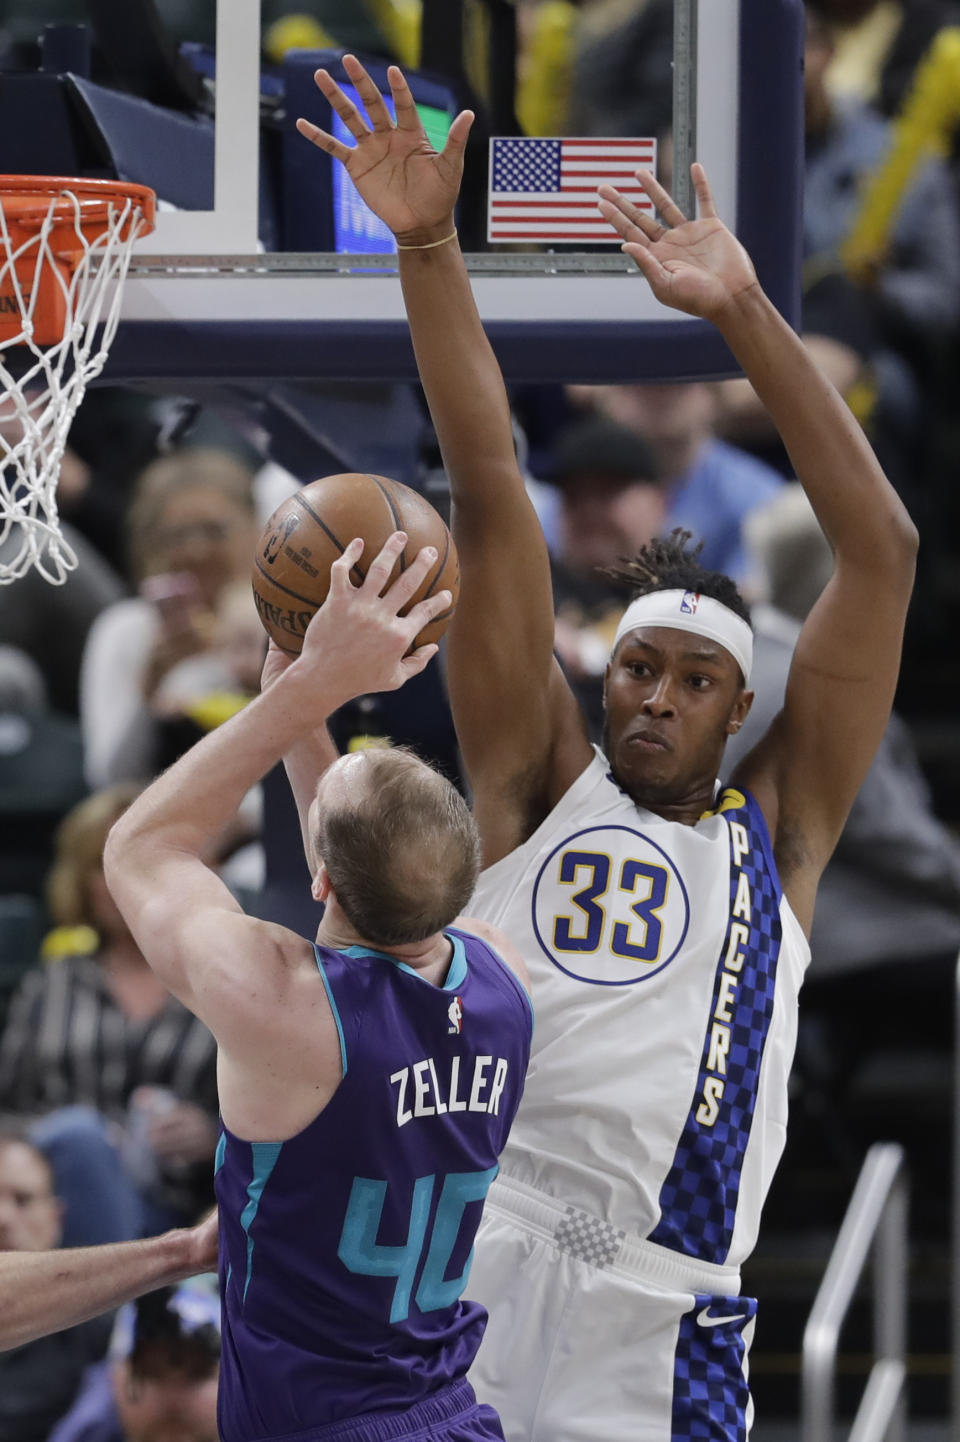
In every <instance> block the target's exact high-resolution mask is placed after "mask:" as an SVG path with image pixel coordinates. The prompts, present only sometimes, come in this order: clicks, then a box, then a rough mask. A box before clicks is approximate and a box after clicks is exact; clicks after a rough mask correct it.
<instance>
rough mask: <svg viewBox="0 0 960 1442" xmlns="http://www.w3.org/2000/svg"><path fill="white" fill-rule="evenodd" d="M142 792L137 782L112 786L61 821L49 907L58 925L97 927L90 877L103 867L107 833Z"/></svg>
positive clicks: (48, 898) (85, 801)
mask: <svg viewBox="0 0 960 1442" xmlns="http://www.w3.org/2000/svg"><path fill="white" fill-rule="evenodd" d="M142 790H143V788H142V786H140V785H139V784H138V783H136V782H133V781H123V782H120V783H119V784H118V785H116V786H108V787H106V788H105V789H104V790H103V791H96V792H94V794H93V795H92V796H88V797H87V798H86V800H84V801H81V802H80V803H79V805H77V806H75V807H74V808H73V810H72V811H68V812H67V814H66V816H65V817H64V818H63V820H62V821H61V823H60V825H59V827H58V828H57V834H56V837H55V838H54V857H53V865H52V866H51V868H50V871H49V873H48V875H47V906H48V908H49V911H50V916H51V918H52V920H53V922H54V923H55V925H57V926H91V927H95V926H96V919H95V917H94V915H93V910H92V908H91V905H90V889H89V882H90V877H91V876H92V875H93V874H94V873H95V872H97V871H99V870H100V869H101V867H102V865H103V848H104V845H105V844H106V840H107V832H108V831H109V830H110V828H111V826H112V825H113V823H114V822H115V821H116V820H117V819H118V817H120V816H122V815H123V813H124V812H125V811H126V809H127V807H128V806H129V805H130V804H131V803H132V802H133V801H134V800H135V799H136V797H137V796H139V794H140V792H141V791H142Z"/></svg>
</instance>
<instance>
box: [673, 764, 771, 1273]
mask: <svg viewBox="0 0 960 1442" xmlns="http://www.w3.org/2000/svg"><path fill="white" fill-rule="evenodd" d="M718 810H720V811H721V812H722V813H723V815H724V819H725V820H726V822H727V828H728V834H729V840H730V915H729V917H728V921H727V927H726V935H725V938H724V943H723V947H722V949H721V952H720V956H719V957H718V960H717V969H716V975H715V979H714V985H713V998H712V1002H711V1006H710V1015H709V1020H708V1023H707V1029H706V1035H705V1037H704V1042H703V1052H702V1056H701V1062H700V1071H699V1075H698V1077H697V1086H696V1092H695V1094H694V1097H693V1101H692V1103H691V1106H690V1111H689V1113H688V1116H687V1120H686V1123H685V1126H684V1129H683V1132H682V1134H681V1137H680V1142H679V1145H678V1147H677V1151H676V1155H675V1157H674V1161H673V1165H672V1167H671V1168H670V1171H669V1172H668V1174H667V1177H666V1180H665V1181H664V1184H663V1187H662V1189H661V1192H660V1199H659V1201H660V1221H659V1222H658V1223H657V1226H656V1227H655V1228H654V1230H653V1231H652V1232H651V1233H650V1237H649V1240H650V1241H651V1242H657V1243H659V1244H660V1245H661V1246H664V1247H669V1248H670V1249H671V1250H673V1251H676V1252H682V1253H684V1254H685V1255H686V1256H689V1257H696V1258H698V1259H699V1260H700V1261H705V1262H714V1263H717V1264H720V1265H722V1264H723V1263H725V1262H726V1260H727V1256H728V1254H729V1252H730V1247H731V1243H732V1240H733V1231H734V1224H735V1222H736V1215H737V1202H738V1199H739V1195H740V1178H741V1172H742V1168H743V1161H744V1156H745V1154H746V1150H747V1144H748V1142H749V1140H750V1129H751V1125H752V1122H753V1114H754V1108H755V1105H756V1100H757V1088H758V1085H759V1080H760V1067H761V1063H762V1061H763V1051H764V1046H765V1044H766V1040H767V1035H768V1033H769V1029H770V1022H771V1018H772V1016H773V1001H774V991H775V987H776V979H777V961H778V959H779V955H780V942H781V924H780V900H781V894H782V893H781V887H780V881H779V878H778V876H777V871H776V866H775V864H774V861H773V852H772V848H771V844H770V836H769V833H768V831H767V826H766V822H765V821H764V818H763V815H762V813H761V811H760V808H759V806H758V805H757V802H756V801H755V799H754V798H753V797H752V796H750V795H749V794H744V793H742V792H737V791H726V792H724V794H723V797H722V798H721V802H720V806H719V807H718Z"/></svg>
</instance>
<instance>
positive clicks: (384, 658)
mask: <svg viewBox="0 0 960 1442" xmlns="http://www.w3.org/2000/svg"><path fill="white" fill-rule="evenodd" d="M405 539H406V538H405V536H404V534H403V533H402V532H396V533H395V534H394V535H393V536H392V537H391V538H390V539H389V540H388V541H387V543H386V545H385V546H384V547H383V549H382V551H381V552H380V553H379V555H378V556H377V557H376V558H375V559H374V560H372V561H371V563H370V565H369V567H368V569H367V573H366V577H365V579H364V581H363V583H362V585H361V586H359V587H354V586H353V585H352V584H351V582H350V578H349V568H350V566H352V565H353V563H354V562H355V561H357V560H359V558H360V556H361V554H362V550H363V545H362V542H360V541H352V542H351V543H350V544H349V545H348V546H347V548H346V550H345V551H344V554H343V556H342V557H341V558H340V559H339V560H338V561H337V562H335V564H334V565H333V567H332V568H331V580H330V593H329V595H328V597H327V600H326V601H325V602H324V605H323V606H322V607H321V608H320V610H319V611H318V612H317V614H316V616H315V617H314V618H313V620H312V621H311V623H310V626H309V627H308V629H307V635H306V638H305V640H304V646H303V651H302V652H301V655H300V656H299V657H298V659H297V660H296V661H294V662H293V663H292V664H291V665H290V666H289V668H287V669H286V670H285V671H284V673H283V675H281V676H280V677H279V678H278V679H277V680H276V682H275V683H274V684H273V685H272V686H270V688H269V689H268V690H267V691H265V692H264V693H263V694H262V695H261V696H259V697H257V698H256V700H254V701H252V702H251V703H250V704H249V705H248V706H246V707H244V709H243V710H242V711H240V712H239V713H238V714H237V715H236V716H234V717H232V718H231V720H229V721H228V722H226V723H225V724H224V725H223V726H220V727H218V728H217V729H216V730H215V731H213V732H211V733H210V734H209V735H208V736H206V737H205V738H204V739H203V740H202V741H201V742H199V743H198V744H197V745H196V746H194V747H193V748H192V749H191V750H190V751H188V752H187V754H186V755H185V756H182V757H181V758H180V760H179V761H178V762H177V763H176V764H175V765H174V766H172V767H171V768H170V770H169V771H167V772H165V773H164V775H162V776H161V777H159V778H158V780H156V781H155V782H154V783H153V784H152V785H151V786H150V787H148V788H147V790H146V791H145V792H143V794H142V795H141V796H139V797H138V798H137V800H136V801H135V802H134V804H133V805H132V806H131V807H130V808H129V810H127V811H126V812H125V813H124V815H123V816H122V817H121V818H120V820H119V821H118V822H117V823H116V825H115V826H114V827H113V829H112V830H111V832H110V835H109V838H108V840H107V847H106V851H105V854H104V873H105V875H106V879H107V884H108V885H109V887H110V890H111V892H112V894H113V897H114V899H115V901H116V902H117V905H118V906H119V908H120V910H121V911H122V913H123V915H124V917H125V919H126V921H127V924H128V925H129V927H130V929H131V931H132V932H133V935H134V937H135V938H136V940H137V943H138V945H139V946H140V948H141V950H142V952H143V954H144V956H145V957H146V959H147V961H148V962H149V964H150V965H151V966H152V967H153V969H154V970H155V971H156V972H157V973H158V975H160V976H161V977H162V979H163V980H164V981H165V982H166V984H167V985H168V986H169V988H170V990H171V991H172V992H173V993H174V994H175V995H176V996H178V997H179V998H180V1000H181V1001H182V1002H183V1003H184V1004H185V1005H186V1006H188V1007H189V1008H190V1010H191V1011H193V1012H194V1013H195V1014H196V1015H197V1016H199V1017H200V1018H201V1019H202V1020H203V1021H205V1022H206V1024H207V1025H208V1026H209V1027H210V1029H211V1031H212V1032H213V1034H214V1036H215V1037H216V1038H217V1041H218V1043H219V1044H220V1048H221V1067H222V1065H223V1056H224V1053H226V1054H227V1055H228V1056H231V1057H233V1058H234V1059H235V1062H236V1064H237V1067H238V1068H241V1067H243V1066H244V1065H245V1064H249V1066H252V1065H253V1060H254V1056H255V1053H256V1052H257V1051H258V1049H259V1051H260V1052H262V1056H261V1057H260V1060H261V1062H264V1060H265V1058H267V1057H269V1056H270V1055H271V1054H273V1055H274V1059H275V1051H276V1043H277V1040H278V1036H277V1034H275V1033H274V1032H271V1030H270V1028H271V1026H279V1027H280V1028H281V1029H282V1028H283V1027H284V1026H288V1025H289V1024H290V1022H289V1018H290V1017H291V1015H293V1016H295V1015H296V1011H297V991H298V988H299V987H300V984H301V981H302V980H306V979H307V978H312V976H313V974H314V973H313V968H312V956H311V953H310V948H309V946H308V945H307V944H306V943H305V942H304V941H303V940H302V938H300V937H297V936H295V935H294V933H292V932H289V931H287V930H286V929H285V928H283V927H279V926H273V925H271V924H270V923H267V922H264V921H259V920H255V919H253V918H251V917H247V916H245V915H244V914H243V913H242V911H241V910H240V908H239V907H238V905H237V903H236V901H235V900H234V898H233V897H232V896H231V895H230V893H229V892H228V891H227V889H226V887H225V886H224V884H223V882H222V881H221V880H220V878H219V877H218V876H217V875H216V874H215V873H214V872H213V871H211V870H210V869H209V868H208V867H207V866H206V865H205V863H204V860H203V858H204V856H205V855H206V854H207V851H208V847H209V843H210V840H211V838H213V837H215V836H216V835H217V834H218V833H219V831H220V829H221V828H222V827H223V825H224V824H225V823H226V822H227V821H228V820H229V818H230V816H231V815H232V813H233V812H234V810H235V809H236V807H237V806H238V805H239V803H240V801H241V799H242V797H243V796H244V795H245V793H246V792H247V791H248V790H249V788H250V787H251V786H252V785H254V784H255V783H256V782H257V781H258V780H260V778H261V777H262V776H263V775H265V774H266V772H267V771H269V770H270V769H271V768H272V767H273V766H274V765H276V763H277V762H278V761H279V760H280V759H281V757H282V756H284V755H285V754H287V753H288V752H290V751H291V750H293V749H294V748H295V746H296V745H297V743H298V742H300V741H301V740H302V739H303V738H306V737H309V736H310V735H311V733H313V732H314V731H316V730H317V728H319V727H322V725H323V723H324V722H325V720H326V718H327V716H329V715H330V714H331V713H332V712H333V711H334V710H336V708H337V707H338V706H340V705H342V704H343V703H344V702H345V701H348V700H350V699H352V697H354V696H356V695H362V694H363V693H365V692H366V691H369V690H390V689H392V688H394V687H396V686H399V685H402V683H403V681H405V680H406V679H408V678H409V677H410V676H413V675H416V674H417V672H419V671H421V670H422V669H423V667H424V666H425V665H426V664H427V662H428V661H429V660H430V658H431V657H432V656H433V655H434V653H435V652H436V649H437V648H436V646H422V647H420V648H419V649H418V650H417V651H415V652H413V653H412V654H411V655H405V653H406V652H407V650H408V649H409V648H410V646H411V643H412V642H413V639H414V637H415V636H416V635H417V633H418V631H419V630H420V629H422V627H423V626H424V625H426V624H427V623H428V621H430V620H432V619H433V617H434V616H436V615H439V614H440V613H441V612H442V611H443V609H444V607H445V606H449V604H450V600H451V598H450V593H449V592H448V591H442V592H439V593H438V594H437V596H433V597H430V598H428V599H427V600H426V601H421V602H419V603H418V604H417V605H416V606H414V607H413V608H412V609H411V611H410V612H409V614H408V615H407V616H404V617H401V616H400V615H399V614H398V613H399V611H400V610H401V609H402V608H403V606H404V605H406V604H407V603H408V602H409V601H410V599H411V597H412V596H413V595H414V594H415V593H416V589H417V587H418V586H419V585H420V584H421V582H422V581H423V578H424V577H425V575H426V574H427V571H428V570H429V567H430V565H431V564H432V563H433V562H435V561H436V551H435V550H434V549H433V548H431V547H427V548H425V549H424V550H422V551H421V552H420V553H419V555H418V556H417V557H416V558H415V559H414V560H413V562H411V564H410V566H409V567H408V568H407V570H406V571H405V572H403V574H402V575H401V576H400V577H399V578H398V580H397V581H396V582H395V583H394V584H393V585H390V586H389V587H388V586H387V582H388V578H389V576H390V574H391V571H392V569H393V566H394V564H395V562H396V560H397V557H398V556H399V555H400V552H401V551H402V549H403V546H404V544H405ZM385 588H386V589H385ZM381 592H384V594H382V595H381ZM309 990H310V993H311V995H313V994H315V993H316V988H315V987H310V988H309ZM264 996H267V997H270V998H271V1000H272V1001H273V1002H275V1003H278V1004H277V1005H271V1006H265V1005H264V1002H263V998H264ZM285 1018H286V1020H285ZM221 1075H222V1072H221Z"/></svg>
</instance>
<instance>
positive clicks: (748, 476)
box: [572, 382, 783, 593]
mask: <svg viewBox="0 0 960 1442" xmlns="http://www.w3.org/2000/svg"><path fill="white" fill-rule="evenodd" d="M572 396H573V398H574V399H575V400H579V401H580V402H581V403H583V402H586V403H587V404H592V405H594V406H596V407H597V408H598V409H599V410H600V411H601V413H602V414H604V415H606V416H608V417H610V418H611V419H612V420H614V421H616V422H618V423H619V424H620V425H622V426H626V427H627V428H628V429H630V430H632V431H634V432H635V433H636V434H637V435H638V436H641V437H642V438H643V440H644V441H646V443H647V444H648V445H649V446H650V448H651V450H652V451H653V454H654V457H655V458H656V463H657V466H658V469H659V475H660V480H661V482H662V484H663V485H664V487H665V489H666V497H667V515H666V521H665V526H664V533H666V532H669V531H671V530H673V529H675V528H680V529H682V530H685V531H690V532H691V533H692V535H693V536H694V537H695V538H696V539H697V540H699V541H703V551H702V553H701V556H700V561H701V564H702V565H704V566H706V568H707V569H708V570H711V571H723V572H724V573H725V574H726V575H728V576H731V577H732V578H733V580H735V581H736V582H737V585H738V586H739V587H740V588H741V590H744V589H746V591H747V592H748V593H749V590H750V580H751V577H750V566H749V562H748V558H747V553H746V550H745V548H744V543H743V522H744V519H745V518H746V516H747V515H748V514H749V513H750V511H752V510H754V509H755V508H756V507H757V506H760V505H763V504H764V503H765V502H767V501H769V500H770V499H771V498H772V497H773V496H774V495H775V494H776V492H777V491H778V489H779V488H780V486H781V485H782V483H783V482H782V477H781V476H780V475H778V473H777V472H776V471H774V470H772V469H771V468H770V467H769V466H766V465H764V464H763V462H762V461H758V460H757V459H755V457H753V456H750V455H747V453H746V452H745V451H741V450H738V449H737V448H736V447H734V446H731V445H728V444H727V443H726V442H725V441H721V440H718V439H717V436H716V433H715V421H716V416H717V400H716V396H715V394H714V391H713V389H712V388H711V387H710V386H709V385H706V384H704V383H702V382H682V383H679V384H672V385H635V386H598V387H588V386H578V387H576V389H575V390H573V391H572Z"/></svg>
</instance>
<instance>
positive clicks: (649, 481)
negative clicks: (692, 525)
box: [551, 416, 667, 742]
mask: <svg viewBox="0 0 960 1442" xmlns="http://www.w3.org/2000/svg"><path fill="white" fill-rule="evenodd" d="M551 478H552V480H553V483H554V484H555V486H556V487H557V489H558V492H559V496H560V505H559V513H558V517H557V532H558V546H557V549H556V550H555V552H554V554H553V555H552V556H551V571H552V575H553V598H554V609H555V611H556V618H557V619H556V650H557V655H558V656H559V658H560V661H561V664H562V665H563V669H564V671H565V672H566V675H567V679H568V680H569V682H570V684H571V686H572V687H573V689H574V691H575V692H576V694H577V696H578V698H579V700H580V702H581V704H582V706H583V708H584V711H585V713H586V716H587V721H588V724H589V726H590V732H591V736H592V737H593V739H594V740H596V741H597V742H599V740H600V737H601V734H602V731H603V674H604V671H605V670H606V665H607V660H608V658H609V655H610V648H611V645H612V643H613V636H614V632H615V631H616V629H617V624H618V622H619V620H620V617H621V616H622V615H623V612H624V608H625V607H626V605H627V602H628V601H629V599H630V595H629V592H628V591H627V590H626V589H625V588H624V586H623V583H622V582H618V581H615V580H613V579H611V577H610V576H609V575H607V574H606V568H607V567H611V566H616V565H617V563H618V562H620V561H622V560H624V558H625V557H628V556H633V555H635V554H636V552H637V551H638V550H639V549H640V548H641V546H644V545H645V544H646V543H647V541H649V540H650V539H651V537H653V536H655V535H659V534H660V533H661V531H662V528H663V525H664V519H665V515H666V509H667V500H666V494H665V492H664V489H663V487H662V486H661V485H660V484H659V483H658V480H657V461H656V457H655V456H654V454H653V451H652V450H651V448H650V447H649V446H648V445H647V444H646V443H645V442H644V441H643V439H642V438H641V437H640V436H638V435H637V434H636V432H635V431H631V430H628V429H627V428H626V427H625V426H619V425H617V424H616V422H614V421H611V420H608V419H606V417H603V416H596V417H591V418H589V419H586V420H582V421H580V422H578V423H576V424H574V425H573V426H571V427H570V428H569V429H568V430H567V431H565V432H564V433H563V434H562V435H561V436H560V437H559V438H558V441H557V444H556V448H555V451H554V461H553V467H552V471H551Z"/></svg>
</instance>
